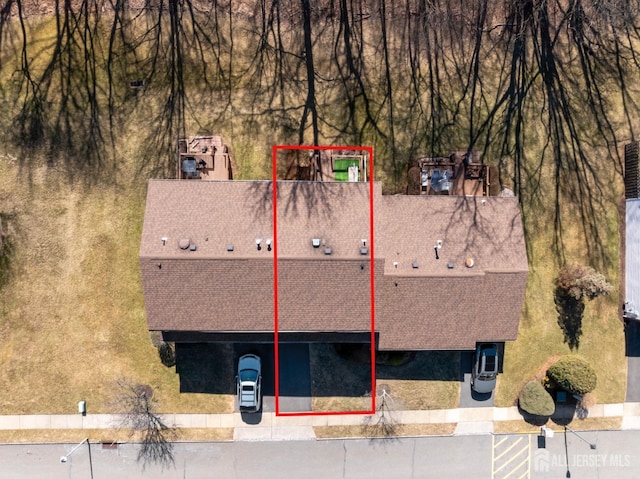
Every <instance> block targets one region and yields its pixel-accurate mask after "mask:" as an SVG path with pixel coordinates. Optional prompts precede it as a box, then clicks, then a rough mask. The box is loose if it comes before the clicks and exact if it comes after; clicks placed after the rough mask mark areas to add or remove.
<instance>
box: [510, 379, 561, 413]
mask: <svg viewBox="0 0 640 479" xmlns="http://www.w3.org/2000/svg"><path fill="white" fill-rule="evenodd" d="M518 403H519V404H520V409H522V410H523V411H525V412H528V413H529V414H533V415H535V416H551V415H552V414H553V413H554V412H555V410H556V405H555V404H554V402H553V398H552V397H551V395H550V394H549V393H548V392H547V390H546V389H545V388H544V386H542V384H540V382H538V381H530V382H528V383H527V384H526V385H525V386H524V388H522V392H521V393H520V397H519V398H518Z"/></svg>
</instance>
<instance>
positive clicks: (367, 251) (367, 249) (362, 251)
mask: <svg viewBox="0 0 640 479" xmlns="http://www.w3.org/2000/svg"><path fill="white" fill-rule="evenodd" d="M360 254H361V255H362V256H366V255H368V254H369V248H365V247H362V248H360Z"/></svg>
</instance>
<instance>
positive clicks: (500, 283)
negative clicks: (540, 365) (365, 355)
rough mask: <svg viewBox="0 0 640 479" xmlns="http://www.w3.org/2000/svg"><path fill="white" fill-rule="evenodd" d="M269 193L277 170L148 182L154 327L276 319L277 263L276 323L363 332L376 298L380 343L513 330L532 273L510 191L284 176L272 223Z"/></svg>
mask: <svg viewBox="0 0 640 479" xmlns="http://www.w3.org/2000/svg"><path fill="white" fill-rule="evenodd" d="M371 190H373V205H374V209H373V213H374V214H373V218H374V226H375V229H374V231H375V234H374V235H373V238H371V237H370V236H371V225H370V219H371V215H370V208H369V205H370V201H369V199H370V192H371ZM273 193H274V192H273V189H272V183H271V182H268V181H267V182H258V181H254V182H244V181H227V182H225V181H222V182H205V181H201V182H195V181H174V180H152V181H150V182H149V189H148V193H147V207H146V212H145V219H144V227H143V233H142V241H141V248H140V266H141V271H142V283H143V288H144V296H145V304H146V308H147V321H148V325H149V329H151V330H162V331H207V332H216V331H229V332H232V331H235V332H238V331H240V332H242V331H247V332H249V331H273V329H274V310H275V305H274V293H275V292H276V291H275V288H274V285H275V279H276V278H275V277H274V274H275V268H274V266H277V286H278V287H277V297H278V304H277V306H278V329H279V331H319V332H335V331H344V332H348V331H367V330H369V329H370V324H371V313H372V310H373V308H374V307H375V313H376V314H375V321H376V330H377V332H378V333H379V347H380V349H471V348H473V347H475V343H476V341H485V340H486V341H489V340H491V341H503V340H511V339H515V337H516V334H517V327H518V321H519V318H520V314H521V310H522V304H523V299H524V291H525V287H526V280H527V271H528V265H527V257H526V250H525V245H524V237H523V230H522V224H521V220H520V211H519V207H518V203H517V200H516V199H515V198H494V197H489V198H475V197H473V198H471V197H453V196H383V195H382V194H381V190H380V187H379V185H377V184H375V185H373V187H372V188H371V187H370V185H369V184H368V183H312V182H278V186H277V191H276V193H277V195H276V199H277V215H276V219H277V231H276V232H274V215H273V205H274V194H273ZM276 233H277V234H276ZM258 239H259V240H260V249H258V247H257V243H256V240H258ZM314 239H317V240H318V242H319V246H318V247H314V245H313V240H314ZM181 240H183V241H182V243H183V247H184V246H185V245H188V247H186V248H185V249H181V248H180V247H179V244H180V242H181ZM363 240H364V243H363ZM268 241H270V243H271V246H272V247H271V250H269V248H268V246H267V244H268ZM276 243H277V253H278V256H277V257H278V262H277V265H274V253H275V248H276ZM437 245H440V247H439V248H438V249H437V251H438V257H439V259H436V254H435V253H436V250H435V247H436V246H437ZM231 246H232V248H231ZM362 247H366V248H367V252H366V253H367V254H364V255H363V254H361V253H362V252H361V248H362ZM327 248H329V249H330V250H331V254H325V253H326V249H327ZM230 249H232V250H231V251H230ZM372 250H373V252H374V254H375V265H374V266H373V268H374V272H373V279H374V282H375V296H374V300H375V303H374V305H372V304H371V294H370V292H371V280H372V273H371V268H372V263H371V252H372ZM468 260H473V267H472V268H468V267H466V266H465V263H466V262H469V261H468Z"/></svg>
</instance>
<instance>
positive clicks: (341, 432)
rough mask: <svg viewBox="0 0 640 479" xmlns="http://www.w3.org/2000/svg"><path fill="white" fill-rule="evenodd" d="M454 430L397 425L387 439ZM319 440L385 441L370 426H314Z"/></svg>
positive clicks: (444, 426)
mask: <svg viewBox="0 0 640 479" xmlns="http://www.w3.org/2000/svg"><path fill="white" fill-rule="evenodd" d="M455 429H456V425H455V424H451V423H447V424H399V425H397V426H395V431H394V432H395V434H394V435H393V436H392V437H391V438H389V439H393V438H397V437H413V436H450V435H452V434H453V432H454V431H455ZM313 430H314V432H315V434H316V437H317V438H319V439H336V438H343V437H344V438H346V437H369V438H376V437H379V438H381V439H385V437H381V436H378V435H377V434H378V432H377V430H376V429H375V428H374V427H371V426H367V427H365V426H315V427H314V428H313Z"/></svg>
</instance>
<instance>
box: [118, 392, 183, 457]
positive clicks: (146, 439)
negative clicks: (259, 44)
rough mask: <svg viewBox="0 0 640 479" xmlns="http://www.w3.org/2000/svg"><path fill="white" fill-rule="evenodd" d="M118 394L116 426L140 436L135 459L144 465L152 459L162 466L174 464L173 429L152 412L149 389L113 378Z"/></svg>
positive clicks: (152, 406) (152, 403) (154, 405)
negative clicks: (118, 422) (118, 413)
mask: <svg viewBox="0 0 640 479" xmlns="http://www.w3.org/2000/svg"><path fill="white" fill-rule="evenodd" d="M117 386H118V396H117V398H116V404H115V406H116V407H117V408H118V409H120V410H121V411H122V416H121V420H120V424H119V426H120V427H124V428H127V429H131V434H132V436H137V438H139V439H140V441H141V444H140V451H139V452H138V462H141V463H142V467H143V468H144V467H145V466H146V465H147V464H150V463H155V464H159V465H160V466H162V468H163V469H164V468H165V467H169V466H172V465H173V464H174V458H173V444H172V443H171V441H172V440H173V439H174V438H175V431H174V430H173V429H171V428H170V427H169V426H167V425H166V424H165V423H164V422H163V420H162V417H161V416H160V415H159V414H157V413H156V411H155V409H156V402H155V400H154V399H153V390H152V389H151V387H150V386H147V385H144V384H135V383H133V382H131V381H130V380H127V379H121V380H119V381H118V382H117Z"/></svg>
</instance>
